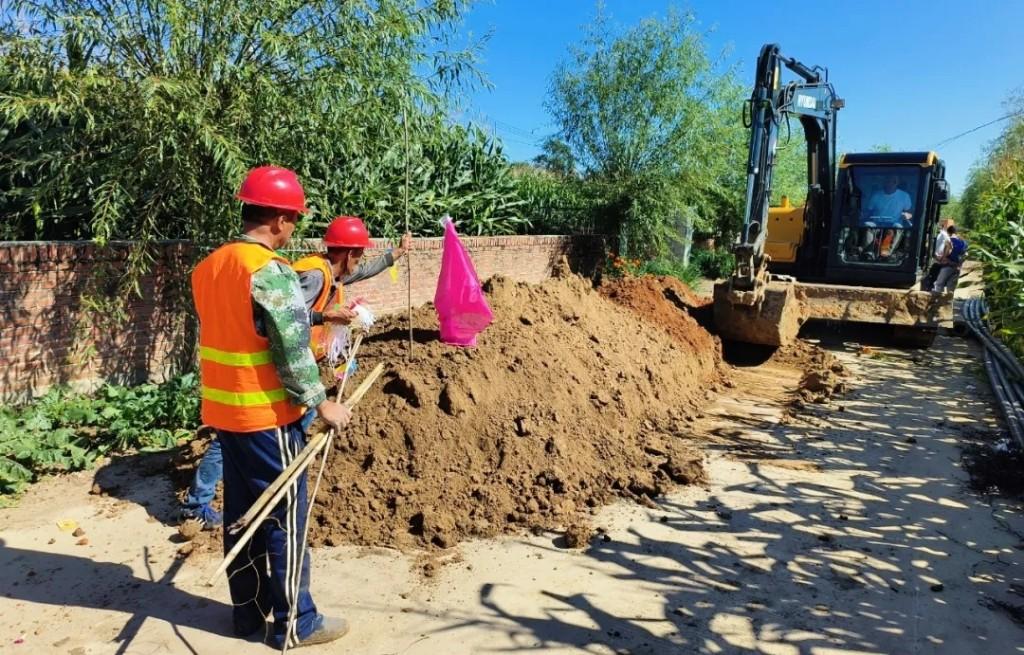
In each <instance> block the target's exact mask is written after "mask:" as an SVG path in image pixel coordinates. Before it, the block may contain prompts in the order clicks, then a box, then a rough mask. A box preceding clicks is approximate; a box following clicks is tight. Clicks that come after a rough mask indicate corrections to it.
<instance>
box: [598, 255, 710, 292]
mask: <svg viewBox="0 0 1024 655" xmlns="http://www.w3.org/2000/svg"><path fill="white" fill-rule="evenodd" d="M604 270H605V272H606V274H607V275H608V277H611V278H613V279H617V278H622V277H641V276H644V275H656V276H668V277H674V278H677V279H679V280H682V281H683V282H685V283H686V284H687V285H691V286H692V285H693V284H695V283H696V282H697V281H698V280H699V279H700V271H699V270H698V269H697V268H696V267H695V266H693V264H692V263H691V264H690V265H689V266H688V265H686V264H684V263H683V262H682V261H680V260H678V259H674V258H672V257H659V258H657V259H650V260H647V261H643V260H640V259H627V258H625V257H622V256H620V255H616V254H614V253H610V252H609V253H606V255H605V266H604Z"/></svg>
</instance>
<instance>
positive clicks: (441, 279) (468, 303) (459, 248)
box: [434, 216, 494, 347]
mask: <svg viewBox="0 0 1024 655" xmlns="http://www.w3.org/2000/svg"><path fill="white" fill-rule="evenodd" d="M434 305H435V306H436V308H437V319H438V320H439V321H440V322H441V341H443V342H445V343H450V344H452V345H455V346H468V347H473V346H475V345H476V335H478V334H480V333H481V332H483V330H484V328H486V327H487V326H488V325H490V324H491V321H493V320H494V314H493V313H492V312H491V308H490V307H488V306H487V299H486V298H484V294H483V292H482V291H481V290H480V280H479V279H477V276H476V269H475V268H474V267H473V261H472V260H471V259H470V258H469V253H468V252H466V247H465V246H464V245H462V242H461V241H459V235H458V234H456V233H455V225H454V224H452V219H451V218H450V217H448V216H445V218H444V251H443V252H442V253H441V274H440V275H438V277H437V291H435V292H434Z"/></svg>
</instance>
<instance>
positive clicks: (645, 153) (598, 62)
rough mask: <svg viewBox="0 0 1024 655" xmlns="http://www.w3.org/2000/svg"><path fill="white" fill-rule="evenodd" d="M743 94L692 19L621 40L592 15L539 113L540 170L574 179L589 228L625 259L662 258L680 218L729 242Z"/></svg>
mask: <svg viewBox="0 0 1024 655" xmlns="http://www.w3.org/2000/svg"><path fill="white" fill-rule="evenodd" d="M742 95H743V92H742V89H741V87H740V86H739V85H737V84H736V83H735V82H734V81H733V74H732V71H731V70H730V69H728V68H725V67H723V66H722V65H721V64H720V62H717V61H714V60H713V59H712V58H711V57H709V55H708V54H707V49H706V45H705V35H704V34H703V33H701V32H699V31H697V29H696V20H695V18H694V17H693V15H692V14H688V13H685V14H684V13H679V12H675V11H672V12H670V13H669V14H668V16H667V17H666V18H665V19H663V20H659V19H648V20H644V21H642V22H641V23H640V24H639V25H638V26H636V27H634V28H632V29H629V30H626V31H625V32H624V33H621V34H616V33H614V32H613V30H611V29H610V28H609V26H608V23H607V21H606V20H605V18H604V17H603V16H599V17H598V19H597V20H596V21H595V22H594V23H593V24H592V25H591V26H590V28H589V31H588V34H587V37H586V39H585V40H584V42H583V43H582V44H581V45H580V46H578V47H576V48H575V49H574V50H573V51H572V53H571V55H570V57H569V59H568V61H566V62H565V63H563V64H562V65H560V66H559V68H558V69H557V70H556V72H555V75H554V80H553V82H552V85H551V90H550V95H549V99H548V102H547V107H548V110H549V111H550V113H551V114H552V116H553V118H554V121H555V123H556V124H557V125H558V127H559V130H558V134H557V139H555V140H551V141H549V142H548V144H547V147H546V153H545V157H546V161H549V162H550V161H557V162H564V161H571V162H572V163H573V166H574V167H576V168H578V169H579V173H580V174H581V176H582V179H583V181H584V182H585V183H586V184H587V186H588V187H590V188H591V189H593V191H594V196H595V197H596V198H597V200H596V202H595V206H596V212H595V217H596V219H597V223H598V229H599V230H600V231H602V232H605V233H607V234H611V235H615V236H618V237H619V239H620V244H619V245H620V248H621V250H622V252H624V253H626V254H628V255H630V256H642V257H645V258H655V257H659V256H662V255H664V253H666V252H667V251H668V249H669V245H670V243H671V242H672V241H673V240H674V239H676V238H677V235H678V232H679V230H678V223H679V221H680V220H683V219H684V218H686V217H691V216H692V217H694V218H695V219H696V220H697V221H698V225H697V226H696V227H697V228H698V229H702V230H704V229H706V228H708V227H709V226H715V227H717V228H719V229H724V230H725V231H730V232H733V233H734V232H735V230H736V229H737V228H738V221H739V216H740V213H739V204H740V202H741V196H742V186H741V185H742V175H743V169H742V166H741V165H740V164H739V162H741V161H742V153H743V150H744V146H745V141H746V133H745V131H744V130H743V128H742V125H741V123H740V120H739V108H740V107H741V100H742ZM563 145H564V146H567V147H568V153H565V152H564V148H563Z"/></svg>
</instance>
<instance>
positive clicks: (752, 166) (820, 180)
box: [730, 44, 844, 304]
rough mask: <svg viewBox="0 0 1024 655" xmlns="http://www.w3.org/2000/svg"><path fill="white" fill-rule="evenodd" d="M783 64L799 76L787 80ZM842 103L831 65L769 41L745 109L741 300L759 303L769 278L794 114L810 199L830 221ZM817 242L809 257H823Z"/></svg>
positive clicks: (737, 280)
mask: <svg viewBox="0 0 1024 655" xmlns="http://www.w3.org/2000/svg"><path fill="white" fill-rule="evenodd" d="M783 67H785V68H786V69H788V70H790V71H792V72H793V73H795V74H796V76H797V77H799V78H800V80H799V81H791V82H787V83H783V82H782V79H781V78H782V68H783ZM843 105H844V103H843V101H842V100H841V99H839V98H837V97H836V94H835V90H834V89H833V88H832V85H831V83H830V82H829V81H828V70H827V69H824V68H821V67H819V66H814V67H810V66H807V65H806V64H803V63H801V62H799V61H797V60H796V59H793V58H792V57H786V56H785V55H783V54H782V52H781V50H780V48H779V46H778V45H777V44H767V45H765V46H764V47H763V48H762V49H761V54H760V56H759V57H758V60H757V72H756V79H755V83H754V90H753V92H752V94H751V98H750V100H749V101H748V102H747V104H746V108H745V111H744V119H745V124H746V125H747V127H749V129H750V147H749V156H748V158H747V190H746V198H745V202H744V211H743V227H742V230H741V233H740V239H739V242H738V243H737V244H736V245H735V246H734V249H733V252H734V254H735V255H736V271H735V273H734V274H733V276H732V279H731V280H730V283H731V286H732V288H734V289H735V290H736V291H739V292H747V293H741V294H739V295H738V296H737V298H736V299H735V300H736V301H738V302H743V303H747V304H750V303H754V302H758V301H759V300H760V298H761V297H762V295H763V292H762V289H760V287H761V286H762V285H763V284H765V283H766V279H767V263H768V262H767V257H766V255H765V238H766V235H767V230H766V229H765V228H766V223H767V219H768V206H769V200H770V198H771V191H772V173H773V171H774V167H775V153H776V150H777V147H778V141H779V135H780V133H781V128H782V126H783V125H787V126H788V121H789V118H790V116H796V117H798V118H799V121H800V123H801V125H802V127H803V131H804V138H805V139H806V142H807V188H808V199H807V201H808V202H807V204H808V206H813V207H814V212H813V215H814V216H819V217H823V219H824V220H827V217H828V216H829V215H830V212H831V198H832V191H833V189H832V187H833V184H834V180H835V160H836V152H835V148H836V138H835V124H836V113H837V112H838V110H839V109H841V108H842V107H843ZM823 227H824V226H823V225H822V226H818V225H810V226H808V230H809V231H810V232H811V236H812V237H813V235H814V234H816V233H817V234H820V233H821V232H822V229H819V228H823ZM814 241H815V239H813V238H812V239H811V240H810V241H809V243H808V246H809V247H808V249H807V254H806V255H805V256H806V257H812V258H817V257H818V256H819V253H817V252H816V251H817V250H818V248H817V244H816V243H814ZM808 263H809V262H808ZM750 292H753V293H750Z"/></svg>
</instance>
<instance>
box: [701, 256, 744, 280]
mask: <svg viewBox="0 0 1024 655" xmlns="http://www.w3.org/2000/svg"><path fill="white" fill-rule="evenodd" d="M690 266H692V267H694V268H696V269H697V271H699V274H700V276H701V277H706V278H708V279H711V280H717V279H720V278H723V277H728V276H730V275H732V272H733V270H735V268H736V257H735V256H733V254H732V252H731V251H729V250H721V249H719V250H694V251H693V252H692V253H691V254H690Z"/></svg>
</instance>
